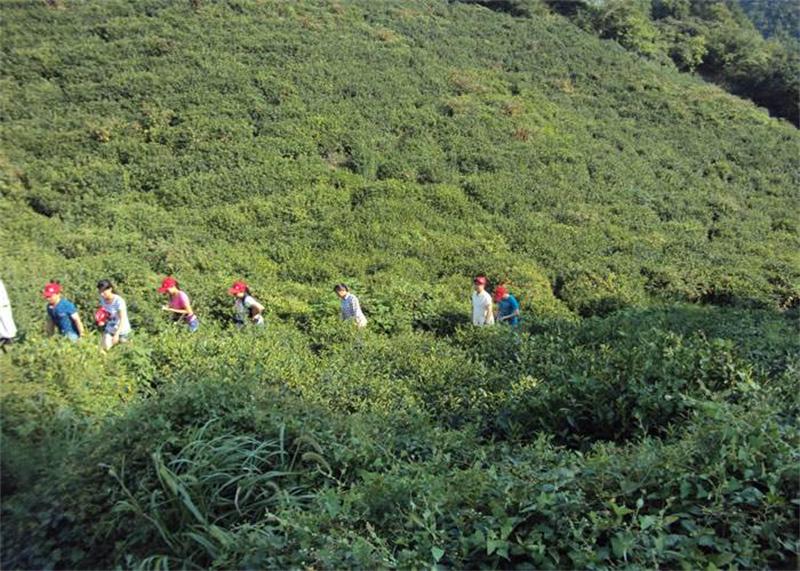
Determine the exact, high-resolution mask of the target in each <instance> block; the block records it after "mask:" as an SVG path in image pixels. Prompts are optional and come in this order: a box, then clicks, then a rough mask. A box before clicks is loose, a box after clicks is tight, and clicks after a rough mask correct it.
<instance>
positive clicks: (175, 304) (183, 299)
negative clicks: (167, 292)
mask: <svg viewBox="0 0 800 571" xmlns="http://www.w3.org/2000/svg"><path fill="white" fill-rule="evenodd" d="M189 305H190V304H189V296H188V295H186V293H185V292H182V291H180V290H178V293H176V294H175V295H173V296H172V297H170V298H169V306H170V307H171V308H172V309H186V308H187V307H189ZM177 319H185V320H186V321H191V320H192V319H194V314H192V313H187V314H186V315H180V316H177Z"/></svg>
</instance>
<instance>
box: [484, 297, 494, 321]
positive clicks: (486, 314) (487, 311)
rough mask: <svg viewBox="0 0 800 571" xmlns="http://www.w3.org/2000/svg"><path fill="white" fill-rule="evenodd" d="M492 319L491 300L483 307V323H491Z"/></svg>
mask: <svg viewBox="0 0 800 571" xmlns="http://www.w3.org/2000/svg"><path fill="white" fill-rule="evenodd" d="M491 318H492V301H491V298H490V299H489V301H488V302H486V301H485V302H484V306H483V322H484V323H489V321H490V320H491Z"/></svg>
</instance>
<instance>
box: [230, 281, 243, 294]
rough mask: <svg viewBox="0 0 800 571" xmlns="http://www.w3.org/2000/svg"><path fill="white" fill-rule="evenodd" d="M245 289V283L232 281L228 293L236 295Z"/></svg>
mask: <svg viewBox="0 0 800 571" xmlns="http://www.w3.org/2000/svg"><path fill="white" fill-rule="evenodd" d="M246 290H247V284H246V283H244V282H242V281H239V282H233V285H232V286H231V287H229V288H228V293H229V294H231V295H236V294H239V293H244V292H245V291H246Z"/></svg>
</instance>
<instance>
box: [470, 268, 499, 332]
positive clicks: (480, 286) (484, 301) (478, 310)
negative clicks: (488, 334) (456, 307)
mask: <svg viewBox="0 0 800 571" xmlns="http://www.w3.org/2000/svg"><path fill="white" fill-rule="evenodd" d="M473 286H474V288H475V291H473V292H472V324H473V325H476V326H478V327H483V326H485V325H494V313H493V312H492V296H490V295H489V292H488V291H486V277H485V276H478V277H476V278H475V280H474V281H473Z"/></svg>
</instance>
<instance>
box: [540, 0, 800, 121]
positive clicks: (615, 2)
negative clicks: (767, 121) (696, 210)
mask: <svg viewBox="0 0 800 571" xmlns="http://www.w3.org/2000/svg"><path fill="white" fill-rule="evenodd" d="M543 1H544V2H545V4H547V5H548V6H550V7H551V8H552V9H554V10H556V11H558V12H560V13H562V14H564V15H566V16H568V17H570V18H571V19H572V20H573V21H574V22H575V23H576V24H577V25H579V26H580V27H581V28H583V29H586V30H592V31H594V32H595V33H597V34H598V35H599V36H600V37H601V38H608V39H612V40H616V41H617V42H619V44H620V45H622V46H623V47H625V48H627V49H629V50H631V51H632V52H634V53H636V54H639V55H642V56H645V57H647V58H649V59H651V60H654V61H657V62H661V63H665V62H668V61H669V60H668V59H667V57H669V58H670V59H671V60H672V62H674V64H675V65H677V67H678V68H679V69H681V70H685V71H695V70H697V71H699V72H700V73H701V74H702V75H703V76H704V77H706V78H708V79H710V80H712V81H714V82H715V83H718V84H720V85H722V86H723V87H725V88H726V89H728V90H729V91H731V92H732V93H735V94H737V95H741V96H744V97H748V98H750V99H752V100H753V101H755V102H756V103H758V104H759V105H763V106H764V107H766V108H767V109H769V110H770V112H772V113H773V114H774V115H776V116H778V117H785V118H787V119H789V120H790V121H791V122H792V123H794V124H795V126H800V117H799V116H798V110H797V101H798V98H800V81H798V76H800V45H799V44H798V42H797V38H796V34H797V29H798V28H797V21H798V15H799V14H800V11H798V8H797V6H796V3H794V2H763V1H761V0H576V1H575V2H571V3H570V2H561V1H560V0H543ZM745 13H747V14H748V15H749V17H750V19H748V17H747V16H745ZM751 20H752V21H751ZM754 23H755V26H754ZM757 27H758V28H759V29H761V30H762V31H765V33H766V35H767V36H770V35H772V34H773V33H775V32H779V33H778V35H777V36H776V37H775V38H771V39H766V40H765V39H764V37H762V35H761V34H760V33H759V31H758V30H757V29H756V28H757ZM792 35H794V36H795V37H794V38H792V37H791V36H792Z"/></svg>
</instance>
